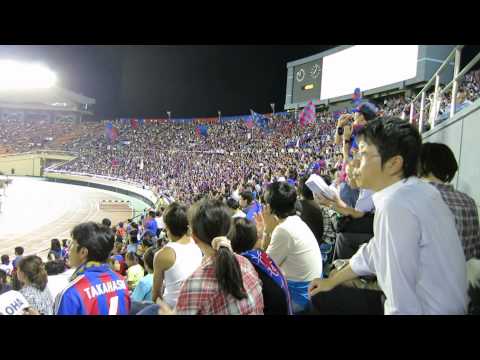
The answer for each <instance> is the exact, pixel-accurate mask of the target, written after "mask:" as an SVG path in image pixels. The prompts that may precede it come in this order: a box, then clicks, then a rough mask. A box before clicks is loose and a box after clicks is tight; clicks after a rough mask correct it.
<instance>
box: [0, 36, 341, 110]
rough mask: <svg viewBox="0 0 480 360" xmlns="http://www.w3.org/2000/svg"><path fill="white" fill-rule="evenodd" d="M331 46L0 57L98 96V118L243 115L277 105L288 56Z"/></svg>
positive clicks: (5, 52)
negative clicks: (37, 64)
mask: <svg viewBox="0 0 480 360" xmlns="http://www.w3.org/2000/svg"><path fill="white" fill-rule="evenodd" d="M331 47H333V46H331V45H312V46H306V45H301V46H292V45H290V46H285V45H275V46H267V45H256V46H251V45H249V46H241V45H228V46H220V45H217V46H212V45H209V46H204V45H192V46H186V45H181V46H174V45H169V46H163V45H162V46H161V45H148V46H147V45H145V46H140V45H135V46H126V45H117V46H100V45H68V46H62V45H55V46H54V45H29V46H26V45H22V46H17V45H8V46H6V45H3V46H0V58H13V59H18V60H26V61H41V62H44V63H45V64H47V65H48V66H49V67H50V68H51V69H52V70H53V71H55V72H56V73H57V75H58V77H59V85H60V86H62V87H65V88H67V89H70V90H72V91H75V92H79V93H81V94H84V95H87V96H91V97H93V98H95V99H97V105H96V115H97V117H98V118H113V117H120V116H138V117H166V114H165V112H166V111H167V110H170V111H172V116H174V117H193V116H217V110H221V111H222V114H223V115H238V114H247V113H248V112H249V109H250V108H253V109H254V110H255V111H257V112H268V111H270V103H271V102H274V103H275V104H276V107H275V109H276V110H277V111H278V110H281V109H283V105H284V102H285V86H286V76H287V69H286V63H287V62H288V61H293V60H297V59H299V58H302V57H306V56H310V55H313V54H316V53H318V52H321V51H323V50H325V49H328V48H331Z"/></svg>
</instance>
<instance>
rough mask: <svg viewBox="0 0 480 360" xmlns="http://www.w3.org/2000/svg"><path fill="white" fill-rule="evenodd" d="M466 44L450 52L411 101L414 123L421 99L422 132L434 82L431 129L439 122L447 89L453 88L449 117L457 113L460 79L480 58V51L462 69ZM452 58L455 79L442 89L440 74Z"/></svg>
mask: <svg viewBox="0 0 480 360" xmlns="http://www.w3.org/2000/svg"><path fill="white" fill-rule="evenodd" d="M463 48H464V45H457V46H455V48H454V49H453V50H452V51H451V52H450V54H449V55H448V56H447V58H446V59H445V60H444V62H443V63H442V65H440V67H439V68H438V70H437V71H436V72H435V74H434V75H433V76H432V78H431V79H430V80H429V81H428V82H427V83H426V84H425V86H424V87H423V88H422V90H420V92H419V93H418V94H417V95H416V96H415V97H414V98H413V100H411V102H410V112H409V113H410V114H409V116H410V123H413V122H414V120H415V117H416V109H415V104H416V103H417V101H418V100H419V99H420V113H419V114H418V123H417V125H418V129H419V131H420V132H423V130H425V127H424V123H425V120H426V119H425V111H426V110H427V106H426V93H427V91H428V90H429V89H430V88H431V87H432V85H433V84H434V91H433V98H432V99H431V101H430V104H429V107H428V111H429V117H428V121H427V122H428V124H429V125H430V128H429V129H433V128H434V127H435V125H437V124H438V121H437V120H438V115H439V112H440V106H441V102H442V99H443V98H444V97H445V95H446V94H447V91H448V90H450V88H451V89H452V90H451V96H450V104H449V106H450V110H449V113H448V117H449V118H450V119H451V118H453V116H454V115H455V110H456V108H457V107H456V106H457V104H456V98H457V93H458V88H459V84H460V81H461V80H462V79H463V77H464V76H465V74H467V73H468V72H469V71H470V70H471V69H472V67H473V66H475V64H476V63H477V62H478V61H479V60H480V52H479V53H478V54H477V55H476V56H475V57H474V58H473V59H472V60H471V61H470V62H469V63H468V64H467V65H466V66H465V67H464V68H463V69H462V70H461V71H460V63H461V58H462V50H463ZM452 59H454V69H453V79H452V80H451V81H450V82H449V83H448V84H447V85H446V86H445V87H444V88H443V89H441V84H440V75H441V73H442V72H443V71H444V70H445V69H446V68H447V66H448V65H449V64H450V63H451V61H452Z"/></svg>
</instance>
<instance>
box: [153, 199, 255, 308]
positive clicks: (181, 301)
mask: <svg viewBox="0 0 480 360" xmlns="http://www.w3.org/2000/svg"><path fill="white" fill-rule="evenodd" d="M189 223H190V228H191V230H192V237H193V239H194V241H195V242H196V243H197V245H198V246H199V247H200V249H201V250H202V252H203V254H204V259H203V261H202V264H201V265H200V267H199V268H198V269H197V270H196V271H195V272H194V273H193V274H192V275H191V276H190V277H189V278H188V279H187V280H185V282H184V284H183V286H182V288H181V290H180V295H179V297H178V302H177V306H176V309H175V311H174V313H176V314H178V315H263V296H262V286H261V281H260V279H259V277H258V274H257V272H256V271H255V268H254V267H253V265H252V264H251V263H250V261H248V259H246V258H245V257H243V256H240V255H237V254H235V253H234V252H233V250H232V246H231V243H230V241H229V240H228V239H227V238H226V237H225V236H226V235H227V234H228V232H229V230H230V226H231V214H230V211H229V209H228V207H227V206H226V205H224V204H223V203H222V202H221V201H218V200H212V199H204V200H201V201H200V202H198V203H196V204H194V205H193V206H192V208H191V209H190V213H189ZM160 313H161V314H166V313H172V311H171V310H170V309H169V308H168V306H167V305H166V304H162V306H161V311H160Z"/></svg>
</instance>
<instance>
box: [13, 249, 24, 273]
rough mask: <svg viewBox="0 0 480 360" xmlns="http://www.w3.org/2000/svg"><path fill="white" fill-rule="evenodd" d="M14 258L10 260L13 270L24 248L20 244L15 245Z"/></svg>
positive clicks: (20, 258)
mask: <svg viewBox="0 0 480 360" xmlns="http://www.w3.org/2000/svg"><path fill="white" fill-rule="evenodd" d="M14 251H15V259H13V261H12V265H13V269H14V270H15V269H16V268H17V264H18V262H19V261H20V260H22V257H23V253H24V251H25V250H24V248H23V247H21V246H17V247H16V248H15V250H14Z"/></svg>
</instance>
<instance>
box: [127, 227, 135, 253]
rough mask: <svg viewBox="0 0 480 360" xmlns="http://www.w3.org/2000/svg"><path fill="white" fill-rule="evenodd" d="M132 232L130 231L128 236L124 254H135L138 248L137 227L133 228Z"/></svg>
mask: <svg viewBox="0 0 480 360" xmlns="http://www.w3.org/2000/svg"><path fill="white" fill-rule="evenodd" d="M135 225H136V224H135ZM133 229H134V230H132V231H130V236H129V238H128V245H127V250H126V253H129V252H132V253H136V252H137V248H138V227H137V228H135V227H134V228H133Z"/></svg>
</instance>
